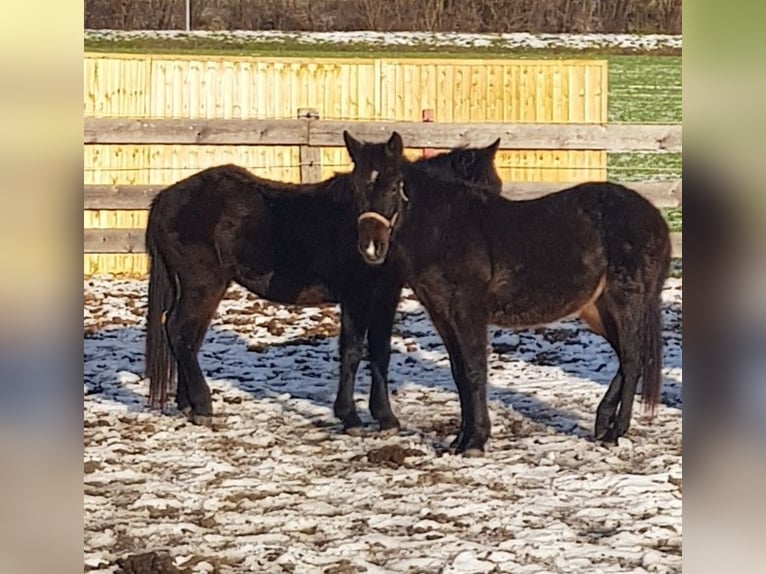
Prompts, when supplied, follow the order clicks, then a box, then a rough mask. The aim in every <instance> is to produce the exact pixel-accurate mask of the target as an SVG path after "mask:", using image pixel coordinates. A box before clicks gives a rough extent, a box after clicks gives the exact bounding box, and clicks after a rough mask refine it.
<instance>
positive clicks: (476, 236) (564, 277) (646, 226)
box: [346, 132, 670, 454]
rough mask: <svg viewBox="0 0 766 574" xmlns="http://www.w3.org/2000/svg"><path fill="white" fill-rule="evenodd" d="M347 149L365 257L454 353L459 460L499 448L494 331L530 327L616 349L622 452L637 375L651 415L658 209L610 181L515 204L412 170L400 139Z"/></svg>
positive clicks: (666, 239)
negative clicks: (406, 290)
mask: <svg viewBox="0 0 766 574" xmlns="http://www.w3.org/2000/svg"><path fill="white" fill-rule="evenodd" d="M346 141H347V146H348V147H349V153H350V154H351V156H352V157H353V158H354V161H355V162H356V165H357V166H358V167H359V169H357V170H355V172H354V174H353V178H354V190H355V197H356V199H355V204H356V206H357V217H358V238H357V239H358V250H359V252H360V253H361V255H362V257H363V258H364V259H365V260H366V261H367V262H368V263H369V264H370V266H371V267H372V268H376V269H377V268H380V266H381V265H384V264H385V265H386V266H387V268H388V269H390V270H391V271H388V270H386V273H389V272H391V273H397V274H398V273H401V274H402V275H403V277H404V279H405V280H406V282H407V283H408V284H409V285H410V286H411V287H412V289H413V291H414V292H415V295H416V296H417V298H418V299H419V300H420V302H421V303H422V304H423V306H424V307H425V308H426V310H427V311H428V313H429V316H430V318H431V320H432V322H433V324H434V326H435V328H436V330H437V331H438V333H439V335H440V336H441V338H442V340H443V342H444V344H445V346H446V348H447V351H448V353H449V358H450V365H451V368H452V375H453V377H454V379H455V384H456V385H457V388H458V393H459V396H460V405H461V414H462V422H461V428H460V432H459V434H458V436H457V438H456V439H455V440H454V442H453V443H452V445H451V447H452V448H454V449H455V450H456V451H458V452H466V453H472V454H475V453H477V452H481V451H483V449H484V445H485V442H486V441H487V439H488V438H489V434H490V421H489V412H488V410H487V397H486V384H487V326H488V324H490V323H491V324H496V325H500V326H505V327H511V328H523V327H530V326H534V325H541V324H546V323H550V322H552V321H556V320H559V319H562V318H565V317H568V316H572V315H579V316H580V317H581V318H583V319H584V320H585V322H586V323H587V324H588V325H589V326H590V327H591V328H592V329H593V330H594V331H595V332H597V333H599V334H601V335H602V336H604V337H605V338H606V340H607V341H609V343H610V344H611V346H612V347H613V348H614V350H615V352H616V353H617V356H618V358H619V361H620V367H619V370H618V372H617V374H616V375H615V376H614V378H613V379H612V381H611V383H610V385H609V388H608V390H607V391H606V394H605V395H604V398H603V399H602V401H601V403H600V404H599V406H598V410H597V414H596V423H595V437H596V439H597V440H601V441H604V442H616V440H617V438H618V437H620V436H622V435H623V434H624V433H625V432H626V431H627V430H628V427H629V426H630V419H631V414H632V409H633V397H634V394H635V392H636V388H637V384H638V379H639V377H642V379H643V385H642V397H643V399H644V402H645V407H649V410H650V411H651V413H652V414H653V413H654V408H655V406H656V404H657V402H658V401H659V397H660V387H661V373H660V368H661V360H662V339H661V315H660V295H661V290H662V286H663V284H664V281H665V278H666V277H667V274H668V270H669V266H670V234H669V230H668V226H667V224H666V223H665V220H664V219H663V217H662V215H661V213H660V211H659V210H658V209H657V208H655V207H654V206H653V205H652V204H651V203H649V202H648V201H647V200H646V199H645V198H643V197H642V196H641V195H639V194H638V193H636V192H635V191H633V190H631V189H628V188H626V187H624V186H622V185H618V184H615V183H607V182H600V183H584V184H580V185H576V186H574V187H570V188H568V189H565V190H563V191H559V192H556V193H552V194H549V195H547V196H545V197H542V198H539V199H535V200H530V201H511V200H509V199H505V198H503V197H499V196H498V195H497V194H491V193H486V192H485V191H484V190H482V189H481V188H479V187H476V186H466V185H464V184H462V183H460V182H456V181H454V180H447V179H445V178H439V177H436V176H435V175H434V174H429V173H426V172H424V171H423V170H414V169H412V168H411V167H410V166H409V165H408V164H407V163H406V162H405V161H403V159H402V156H401V153H398V152H401V148H402V141H401V138H400V137H399V135H398V134H397V133H396V132H394V134H393V136H392V138H391V144H390V145H389V147H388V148H387V152H388V153H383V152H382V151H381V150H378V149H373V148H370V147H364V146H360V145H358V143H357V142H355V140H353V138H349V137H348V136H347V137H346ZM371 174H372V175H371ZM384 262H385V263H384ZM390 263H395V264H396V265H395V267H392V266H391V265H390ZM397 268H398V269H397ZM397 276H398V275H397ZM618 407H619V413H618Z"/></svg>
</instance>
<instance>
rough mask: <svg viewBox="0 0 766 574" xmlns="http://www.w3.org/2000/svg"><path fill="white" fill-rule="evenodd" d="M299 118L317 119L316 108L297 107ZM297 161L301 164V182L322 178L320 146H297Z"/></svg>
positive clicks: (312, 181)
mask: <svg viewBox="0 0 766 574" xmlns="http://www.w3.org/2000/svg"><path fill="white" fill-rule="evenodd" d="M298 119H299V120H306V121H311V120H318V119H319V112H318V111H317V110H316V108H299V109H298ZM298 153H299V155H298V157H299V162H300V164H301V183H314V182H317V181H321V179H322V148H319V147H312V146H307V145H302V146H300V147H299V152H298Z"/></svg>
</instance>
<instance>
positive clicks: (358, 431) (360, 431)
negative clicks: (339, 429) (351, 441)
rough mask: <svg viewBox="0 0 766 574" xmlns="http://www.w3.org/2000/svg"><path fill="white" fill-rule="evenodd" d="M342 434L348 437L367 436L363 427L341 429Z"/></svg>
mask: <svg viewBox="0 0 766 574" xmlns="http://www.w3.org/2000/svg"><path fill="white" fill-rule="evenodd" d="M343 432H344V433H346V434H347V435H349V436H356V437H360V436H364V435H365V434H367V431H366V430H365V428H364V426H353V427H348V428H345V429H343Z"/></svg>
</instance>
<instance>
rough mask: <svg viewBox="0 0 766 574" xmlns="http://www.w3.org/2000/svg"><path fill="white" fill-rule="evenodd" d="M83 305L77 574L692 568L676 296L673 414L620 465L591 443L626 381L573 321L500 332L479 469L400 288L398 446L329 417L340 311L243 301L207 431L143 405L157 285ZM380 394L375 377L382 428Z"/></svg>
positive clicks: (221, 333)
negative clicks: (611, 397)
mask: <svg viewBox="0 0 766 574" xmlns="http://www.w3.org/2000/svg"><path fill="white" fill-rule="evenodd" d="M84 288H85V312H84V329H85V341H84V345H85V356H84V371H85V384H84V392H85V397H84V405H85V406H84V409H85V412H84V419H85V428H84V441H85V468H84V471H85V475H84V481H85V499H84V511H85V550H84V555H85V556H84V558H85V564H86V571H94V572H95V571H99V572H116V571H118V570H117V569H118V567H117V566H116V561H117V560H118V559H125V558H126V557H130V556H132V558H131V560H134V561H135V562H134V563H132V566H131V565H130V564H128V565H127V566H124V568H125V571H126V572H128V571H142V570H140V569H139V566H137V565H136V564H139V562H140V560H141V559H143V560H145V561H150V560H154V561H155V562H154V566H153V567H152V568H153V571H155V572H178V571H183V572H195V573H196V572H207V573H210V572H218V573H222V574H223V573H229V572H296V573H304V572H305V573H314V572H317V573H329V574H349V573H354V572H367V573H371V574H372V573H378V572H410V573H479V572H513V573H514V574H524V573H535V572H566V573H579V572H583V573H589V574H596V573H607V572H680V571H681V540H682V534H681V500H682V494H681V488H682V482H681V409H682V403H681V289H682V284H681V280H680V279H669V280H668V282H667V285H666V289H665V291H664V293H663V300H664V308H663V314H664V320H665V332H664V369H663V374H664V383H665V384H664V392H663V405H661V406H660V408H659V410H658V413H657V416H656V417H655V419H653V420H650V419H648V418H647V417H646V416H645V415H643V414H642V413H641V402H640V400H638V401H637V404H636V409H635V411H634V419H633V427H632V429H631V431H630V434H629V437H630V438H629V439H628V440H621V442H620V445H619V446H616V447H605V446H601V445H598V444H594V443H592V442H590V439H589V437H590V432H591V428H592V425H593V418H594V412H595V408H596V405H597V403H598V401H599V400H600V399H601V397H602V395H603V392H604V391H605V385H606V384H608V382H609V380H610V378H611V377H612V375H613V373H614V371H615V368H616V364H617V363H616V360H615V358H614V357H613V355H612V353H611V351H610V349H609V347H608V346H607V344H606V343H605V342H604V341H603V340H602V339H600V338H599V337H598V336H596V335H593V334H591V333H589V332H587V331H586V330H584V329H583V328H582V327H581V324H580V323H579V322H578V321H568V322H562V323H558V324H555V325H551V326H549V327H548V328H545V329H536V330H527V331H519V332H512V331H509V330H502V329H496V328H492V329H491V331H490V334H491V337H490V339H491V354H490V390H489V398H490V409H491V417H492V423H493V427H492V433H493V438H492V439H491V441H490V443H489V445H488V451H487V453H486V455H485V456H483V457H479V458H464V457H457V456H452V455H450V454H447V453H445V446H446V444H448V443H449V441H450V440H451V439H452V438H453V437H454V433H455V432H456V425H457V422H458V414H459V405H458V400H457V393H456V390H455V387H454V384H453V382H452V378H451V375H450V371H449V364H448V359H447V355H446V353H445V351H444V347H443V346H442V344H441V341H440V339H439V338H438V336H437V335H436V334H435V333H434V330H433V328H432V327H431V324H430V322H429V320H428V318H427V316H426V315H425V313H424V311H423V309H422V307H421V306H420V305H419V304H418V303H417V301H416V300H414V298H413V297H412V295H411V293H409V292H405V296H404V298H403V300H402V303H401V304H400V307H399V317H398V319H397V322H396V327H395V332H394V338H393V347H394V353H393V355H392V359H391V381H392V391H393V393H394V394H393V396H392V402H393V406H394V410H395V412H396V413H397V414H398V416H399V418H400V420H401V421H402V424H403V426H404V428H403V430H402V432H401V433H400V434H399V435H398V436H380V435H378V434H377V433H376V432H375V431H374V428H372V427H371V428H370V429H369V431H368V433H367V434H366V435H365V436H362V437H352V436H347V435H345V434H342V432H341V428H340V425H339V423H338V422H337V421H336V420H335V418H334V416H333V414H332V402H333V400H334V397H335V389H336V385H337V381H336V377H337V371H338V360H337V337H336V334H337V328H338V327H337V313H336V307H334V306H327V307H321V308H320V307H313V308H312V307H309V308H294V307H285V306H281V305H275V304H270V303H267V302H264V301H262V300H259V299H257V298H255V296H253V295H251V294H249V293H247V292H246V291H244V290H243V289H240V288H237V287H233V288H232V289H231V291H230V292H229V294H228V295H227V298H226V299H225V300H224V301H223V302H222V304H221V306H220V308H219V313H218V316H217V318H216V319H215V321H214V324H213V326H212V327H211V330H210V331H209V332H208V336H207V339H206V341H205V343H204V345H203V349H202V353H201V356H202V359H201V362H202V367H203V370H204V371H205V373H206V375H207V377H208V382H209V384H210V386H211V388H212V390H213V391H212V392H213V399H214V408H215V411H216V413H217V416H216V420H215V422H214V424H213V426H212V428H208V427H199V426H194V425H192V424H190V423H187V422H186V421H185V419H183V418H182V417H181V416H180V415H178V414H176V413H174V412H172V411H171V413H170V414H167V415H162V414H159V413H157V412H150V411H148V410H147V409H146V408H145V402H146V397H147V391H148V389H147V384H146V382H145V381H143V380H142V378H141V373H142V372H143V358H142V352H143V342H144V340H143V317H144V312H145V296H146V282H144V281H127V280H109V279H91V280H86V281H85V285H84ZM368 385H369V377H368V374H367V371H366V364H365V363H362V367H361V369H360V375H359V383H358V387H357V390H358V393H357V401H358V405H359V408H360V411H361V415H362V418H363V419H364V420H368V421H369V414H368V412H367V410H366V397H367V390H368ZM146 552H149V553H153V554H148V555H144V556H143V557H136V556H134V555H139V554H141V553H146ZM162 559H164V560H165V562H162ZM161 563H162V564H164V565H163V566H160V564H161ZM129 567H132V568H133V570H128V568H129ZM176 567H177V568H178V570H176ZM144 571H145V570H144Z"/></svg>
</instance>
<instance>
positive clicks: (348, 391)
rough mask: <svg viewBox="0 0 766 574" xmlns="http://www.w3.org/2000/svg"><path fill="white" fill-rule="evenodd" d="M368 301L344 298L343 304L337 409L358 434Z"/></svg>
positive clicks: (345, 425) (348, 429)
mask: <svg viewBox="0 0 766 574" xmlns="http://www.w3.org/2000/svg"><path fill="white" fill-rule="evenodd" d="M367 315H368V313H367V311H366V309H365V305H363V304H359V303H358V302H355V301H343V302H342V303H341V306H340V381H339V383H338V393H337V395H336V397H335V404H334V405H333V411H334V412H335V416H336V417H338V418H339V419H340V420H341V422H342V423H343V430H344V431H345V432H347V433H349V434H358V433H359V432H360V430H361V429H362V428H363V427H364V425H363V424H362V420H361V419H360V418H359V414H358V413H357V412H356V405H355V404H354V384H355V382H356V373H357V371H358V370H359V362H360V361H361V360H362V355H363V353H364V335H365V332H366V331H367V327H368V324H369V319H368V316H367Z"/></svg>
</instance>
